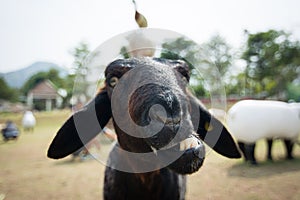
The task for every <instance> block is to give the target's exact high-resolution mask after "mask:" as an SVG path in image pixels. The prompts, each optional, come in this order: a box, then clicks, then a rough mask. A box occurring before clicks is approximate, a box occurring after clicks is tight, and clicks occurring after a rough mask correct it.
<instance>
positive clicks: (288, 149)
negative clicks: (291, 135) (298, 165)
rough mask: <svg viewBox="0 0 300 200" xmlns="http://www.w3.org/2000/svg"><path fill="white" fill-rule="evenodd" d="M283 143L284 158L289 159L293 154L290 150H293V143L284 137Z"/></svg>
mask: <svg viewBox="0 0 300 200" xmlns="http://www.w3.org/2000/svg"><path fill="white" fill-rule="evenodd" d="M284 144H285V148H286V153H287V154H286V158H287V159H289V160H291V159H293V158H294V157H293V155H292V150H293V147H294V143H293V142H292V141H291V140H289V139H284Z"/></svg>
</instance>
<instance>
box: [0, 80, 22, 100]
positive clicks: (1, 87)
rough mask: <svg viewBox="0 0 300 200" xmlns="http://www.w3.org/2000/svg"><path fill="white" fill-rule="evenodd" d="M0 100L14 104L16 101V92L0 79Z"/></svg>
mask: <svg viewBox="0 0 300 200" xmlns="http://www.w3.org/2000/svg"><path fill="white" fill-rule="evenodd" d="M0 99H4V100H7V101H12V102H16V101H17V100H18V92H17V90H16V89H13V88H10V87H9V86H8V85H7V83H6V82H5V80H4V78H2V77H0Z"/></svg>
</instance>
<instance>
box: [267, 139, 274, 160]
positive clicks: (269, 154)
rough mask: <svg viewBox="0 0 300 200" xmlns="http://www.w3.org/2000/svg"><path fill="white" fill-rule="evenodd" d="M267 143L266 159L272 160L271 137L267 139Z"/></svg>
mask: <svg viewBox="0 0 300 200" xmlns="http://www.w3.org/2000/svg"><path fill="white" fill-rule="evenodd" d="M267 143H268V154H267V156H268V160H270V161H272V160H273V158H272V146H273V139H267Z"/></svg>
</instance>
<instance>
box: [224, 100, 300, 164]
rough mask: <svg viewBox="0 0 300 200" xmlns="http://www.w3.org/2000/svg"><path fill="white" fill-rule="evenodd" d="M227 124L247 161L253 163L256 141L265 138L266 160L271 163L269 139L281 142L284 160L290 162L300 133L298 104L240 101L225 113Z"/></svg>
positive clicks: (270, 142)
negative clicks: (285, 153) (284, 147)
mask: <svg viewBox="0 0 300 200" xmlns="http://www.w3.org/2000/svg"><path fill="white" fill-rule="evenodd" d="M227 125H228V128H229V130H230V132H231V133H232V134H233V136H235V138H236V139H237V140H238V143H239V147H240V149H241V151H242V152H243V154H244V157H245V159H246V160H249V161H250V162H251V163H252V164H256V159H255V156H254V148H255V142H256V141H257V140H259V139H263V138H266V139H267V141H268V159H270V160H272V156H271V148H272V139H274V138H282V139H284V142H285V146H286V149H287V158H288V159H292V158H293V157H292V148H293V144H294V142H295V140H296V139H297V138H298V135H299V134H300V104H298V103H293V104H288V103H285V102H281V101H269V100H243V101H240V102H238V103H236V104H235V105H233V106H232V107H231V108H230V110H229V111H228V115H227Z"/></svg>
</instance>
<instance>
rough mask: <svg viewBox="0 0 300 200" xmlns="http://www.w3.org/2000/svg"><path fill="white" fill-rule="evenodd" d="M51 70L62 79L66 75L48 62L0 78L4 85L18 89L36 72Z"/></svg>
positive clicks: (64, 71) (4, 74) (2, 75)
mask: <svg viewBox="0 0 300 200" xmlns="http://www.w3.org/2000/svg"><path fill="white" fill-rule="evenodd" d="M51 68H53V69H56V70H58V71H59V72H60V76H62V77H64V76H66V75H67V74H68V71H67V69H65V68H62V67H60V66H58V65H57V64H54V63H50V62H35V63H33V64H31V65H29V66H28V67H25V68H23V69H20V70H16V71H13V72H8V73H0V77H4V80H5V81H6V83H7V84H8V85H9V86H10V87H13V88H20V87H22V86H23V84H24V83H25V82H26V81H27V80H28V79H29V78H30V77H31V76H32V75H34V74H36V73H38V72H46V71H49V70H50V69H51Z"/></svg>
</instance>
